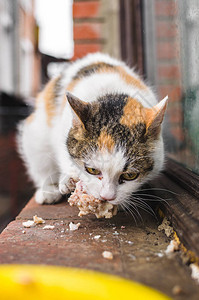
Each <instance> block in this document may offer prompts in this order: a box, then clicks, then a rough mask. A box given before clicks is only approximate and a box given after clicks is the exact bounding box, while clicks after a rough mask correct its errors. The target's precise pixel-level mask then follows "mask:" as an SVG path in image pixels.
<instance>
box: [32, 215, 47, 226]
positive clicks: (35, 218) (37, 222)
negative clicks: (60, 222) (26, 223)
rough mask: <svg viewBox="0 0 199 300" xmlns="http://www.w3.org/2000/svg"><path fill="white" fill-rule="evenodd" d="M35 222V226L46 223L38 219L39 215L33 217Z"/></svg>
mask: <svg viewBox="0 0 199 300" xmlns="http://www.w3.org/2000/svg"><path fill="white" fill-rule="evenodd" d="M33 221H34V223H35V224H44V223H45V221H44V220H43V219H42V218H40V217H38V216H37V215H35V216H34V217H33Z"/></svg>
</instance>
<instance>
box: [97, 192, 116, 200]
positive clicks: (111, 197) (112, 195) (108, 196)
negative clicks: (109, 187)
mask: <svg viewBox="0 0 199 300" xmlns="http://www.w3.org/2000/svg"><path fill="white" fill-rule="evenodd" d="M100 197H101V199H102V200H104V201H113V200H115V198H116V194H115V192H111V191H106V190H103V191H101V193H100Z"/></svg>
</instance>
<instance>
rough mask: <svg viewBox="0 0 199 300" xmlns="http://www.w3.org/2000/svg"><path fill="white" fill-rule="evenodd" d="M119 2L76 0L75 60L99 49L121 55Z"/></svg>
mask: <svg viewBox="0 0 199 300" xmlns="http://www.w3.org/2000/svg"><path fill="white" fill-rule="evenodd" d="M118 3H119V2H118V0H114V1H113V0H109V1H105V0H94V1H91V0H74V4H73V20H74V56H73V58H72V59H73V60H75V59H77V58H80V57H83V56H84V55H86V54H87V53H93V52H97V51H102V52H108V53H109V54H113V55H114V56H119V54H118V49H119V48H120V45H117V46H116V44H118V40H119V30H118V28H119V25H118V27H117V19H119V13H118V9H119V6H118ZM110 19H111V20H112V24H110ZM110 37H111V39H110ZM116 48H117V49H116ZM114 49H116V50H114Z"/></svg>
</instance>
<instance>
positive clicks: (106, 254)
mask: <svg viewBox="0 0 199 300" xmlns="http://www.w3.org/2000/svg"><path fill="white" fill-rule="evenodd" d="M102 256H103V257H104V258H106V259H113V254H112V252H110V251H104V252H102Z"/></svg>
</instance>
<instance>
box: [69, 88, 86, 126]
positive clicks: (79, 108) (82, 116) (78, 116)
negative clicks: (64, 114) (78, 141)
mask: <svg viewBox="0 0 199 300" xmlns="http://www.w3.org/2000/svg"><path fill="white" fill-rule="evenodd" d="M66 98H67V100H68V102H69V104H70V106H71V108H72V110H73V112H74V113H75V114H74V122H75V123H76V124H77V123H78V122H81V124H82V125H83V126H84V127H85V124H86V120H87V119H88V116H89V112H90V103H87V102H85V101H82V100H80V99H79V98H77V97H75V96H74V95H72V94H71V93H69V92H67V93H66Z"/></svg>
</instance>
